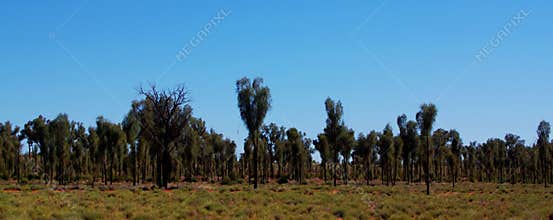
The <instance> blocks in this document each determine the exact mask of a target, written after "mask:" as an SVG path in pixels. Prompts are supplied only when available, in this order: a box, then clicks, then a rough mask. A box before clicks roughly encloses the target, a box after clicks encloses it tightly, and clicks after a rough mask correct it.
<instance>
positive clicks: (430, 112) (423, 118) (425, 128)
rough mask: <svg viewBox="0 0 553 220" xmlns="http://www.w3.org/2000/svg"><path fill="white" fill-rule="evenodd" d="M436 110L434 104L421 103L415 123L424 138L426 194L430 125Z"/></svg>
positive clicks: (427, 188)
mask: <svg viewBox="0 0 553 220" xmlns="http://www.w3.org/2000/svg"><path fill="white" fill-rule="evenodd" d="M437 114H438V110H437V109H436V106H435V105H434V104H431V103H430V104H423V105H421V107H420V111H419V112H418V113H417V123H418V125H419V128H420V130H421V135H422V137H423V138H424V139H425V142H426V146H425V157H426V160H425V163H424V165H425V166H424V172H425V180H426V181H425V182H426V194H427V195H430V142H431V140H430V134H431V133H432V127H433V125H434V122H435V121H436V115H437Z"/></svg>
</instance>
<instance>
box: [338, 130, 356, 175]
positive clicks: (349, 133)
mask: <svg viewBox="0 0 553 220" xmlns="http://www.w3.org/2000/svg"><path fill="white" fill-rule="evenodd" d="M337 144H338V145H339V147H338V148H339V149H340V154H341V155H342V164H343V166H344V183H345V184H346V185H348V178H349V176H348V173H349V172H348V163H349V160H350V158H351V150H352V149H353V146H354V145H355V133H354V132H353V130H351V129H347V128H346V127H345V126H344V127H342V130H341V132H340V134H339V135H338V143H337Z"/></svg>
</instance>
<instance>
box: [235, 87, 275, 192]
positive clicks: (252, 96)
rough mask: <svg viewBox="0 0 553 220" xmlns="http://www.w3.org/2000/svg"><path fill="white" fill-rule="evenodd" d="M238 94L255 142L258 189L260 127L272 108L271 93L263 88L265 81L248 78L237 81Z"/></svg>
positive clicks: (255, 180)
mask: <svg viewBox="0 0 553 220" xmlns="http://www.w3.org/2000/svg"><path fill="white" fill-rule="evenodd" d="M236 93H238V109H239V110H240V116H241V117H242V120H243V121H244V124H245V125H246V127H247V128H248V131H249V136H250V138H251V139H252V140H253V155H254V156H253V169H254V189H257V182H258V179H257V178H258V158H259V154H258V150H259V139H260V127H261V125H263V120H264V119H265V116H266V115H267V111H269V109H270V108H271V93H270V90H269V88H268V87H266V86H263V79H261V78H256V79H254V80H253V82H252V81H250V79H248V78H246V77H244V78H242V79H240V80H238V81H236Z"/></svg>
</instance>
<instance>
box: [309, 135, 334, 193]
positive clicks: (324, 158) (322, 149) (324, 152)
mask: <svg viewBox="0 0 553 220" xmlns="http://www.w3.org/2000/svg"><path fill="white" fill-rule="evenodd" d="M313 144H314V145H315V149H317V151H318V152H319V156H320V157H321V168H322V169H321V170H322V176H323V179H324V181H325V183H326V180H327V178H326V173H327V172H326V167H327V162H328V160H329V159H330V157H332V156H331V153H330V146H329V144H328V139H327V137H326V136H325V134H319V135H317V140H314V141H313Z"/></svg>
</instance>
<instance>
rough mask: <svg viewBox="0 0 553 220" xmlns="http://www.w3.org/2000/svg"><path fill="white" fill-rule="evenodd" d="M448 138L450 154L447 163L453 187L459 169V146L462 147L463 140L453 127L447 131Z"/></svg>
mask: <svg viewBox="0 0 553 220" xmlns="http://www.w3.org/2000/svg"><path fill="white" fill-rule="evenodd" d="M449 139H450V143H451V144H450V146H451V148H450V151H451V155H450V158H449V164H450V167H451V171H450V173H451V182H452V184H453V188H455V182H456V181H457V176H458V171H459V163H460V160H461V148H462V147H463V141H462V140H461V137H460V135H459V132H457V131H456V130H455V129H452V130H450V131H449Z"/></svg>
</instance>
